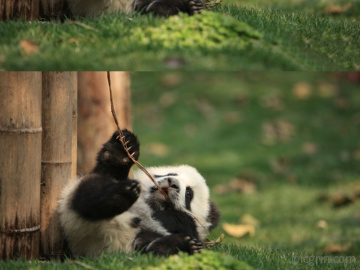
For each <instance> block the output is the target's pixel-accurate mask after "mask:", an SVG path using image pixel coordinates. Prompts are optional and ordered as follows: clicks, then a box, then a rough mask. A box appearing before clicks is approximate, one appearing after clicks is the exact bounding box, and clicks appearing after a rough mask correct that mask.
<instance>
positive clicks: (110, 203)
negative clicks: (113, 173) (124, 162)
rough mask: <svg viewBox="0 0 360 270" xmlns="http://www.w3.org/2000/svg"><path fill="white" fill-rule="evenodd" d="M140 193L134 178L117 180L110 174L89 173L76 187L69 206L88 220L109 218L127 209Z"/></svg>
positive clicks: (138, 185)
mask: <svg viewBox="0 0 360 270" xmlns="http://www.w3.org/2000/svg"><path fill="white" fill-rule="evenodd" d="M139 194H140V184H139V183H138V182H137V181H134V180H123V181H117V180H115V179H114V178H112V177H110V176H102V175H99V174H95V173H92V174H89V175H87V176H85V177H84V178H83V179H82V180H81V183H80V184H79V186H78V187H77V188H76V190H75V192H74V194H73V197H72V200H71V208H72V209H73V210H74V211H76V212H77V213H78V214H79V215H80V216H81V217H82V218H84V219H87V220H90V221H98V220H104V219H110V218H112V217H114V216H116V215H119V214H121V213H123V212H125V211H127V210H128V209H129V208H130V207H131V206H132V205H133V204H134V202H135V201H136V200H137V198H138V197H139Z"/></svg>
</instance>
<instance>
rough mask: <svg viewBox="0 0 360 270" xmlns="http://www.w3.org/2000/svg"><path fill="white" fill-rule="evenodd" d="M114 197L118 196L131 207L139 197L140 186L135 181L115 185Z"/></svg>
mask: <svg viewBox="0 0 360 270" xmlns="http://www.w3.org/2000/svg"><path fill="white" fill-rule="evenodd" d="M117 186H118V187H117V190H116V191H115V194H116V195H115V196H120V197H122V198H124V199H125V201H126V202H127V203H128V204H129V205H132V204H133V203H134V202H135V201H136V200H137V199H138V198H139V196H140V184H139V182H138V181H135V180H125V181H121V182H118V183H117Z"/></svg>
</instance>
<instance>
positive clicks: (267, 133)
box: [261, 119, 295, 145]
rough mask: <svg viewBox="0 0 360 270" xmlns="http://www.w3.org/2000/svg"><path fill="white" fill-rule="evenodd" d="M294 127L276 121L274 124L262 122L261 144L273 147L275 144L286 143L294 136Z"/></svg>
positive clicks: (288, 123)
mask: <svg viewBox="0 0 360 270" xmlns="http://www.w3.org/2000/svg"><path fill="white" fill-rule="evenodd" d="M294 132H295V127H294V125H293V124H291V123H290V122H288V121H285V120H280V119H279V120H276V121H275V122H264V123H263V124H262V138H261V141H262V143H264V144H266V145H273V144H274V143H276V142H278V141H279V142H287V141H289V140H290V137H291V136H292V135H293V134H294Z"/></svg>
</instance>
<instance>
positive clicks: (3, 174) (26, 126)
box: [0, 72, 42, 259]
mask: <svg viewBox="0 0 360 270" xmlns="http://www.w3.org/2000/svg"><path fill="white" fill-rule="evenodd" d="M0 82H1V83H0V108H1V113H0V153H1V155H0V259H10V258H18V257H22V258H25V259H30V258H37V257H38V255H39V238H40V173H41V132H42V129H41V72H0Z"/></svg>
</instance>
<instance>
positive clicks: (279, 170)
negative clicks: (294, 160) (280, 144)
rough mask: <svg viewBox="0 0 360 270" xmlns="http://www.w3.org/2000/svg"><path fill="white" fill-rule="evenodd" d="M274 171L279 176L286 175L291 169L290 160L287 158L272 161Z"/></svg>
mask: <svg viewBox="0 0 360 270" xmlns="http://www.w3.org/2000/svg"><path fill="white" fill-rule="evenodd" d="M270 166H271V169H272V171H273V172H274V173H275V174H277V175H285V174H286V173H287V171H288V169H289V168H290V160H289V159H288V158H285V157H279V158H277V159H272V160H271V161H270Z"/></svg>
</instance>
